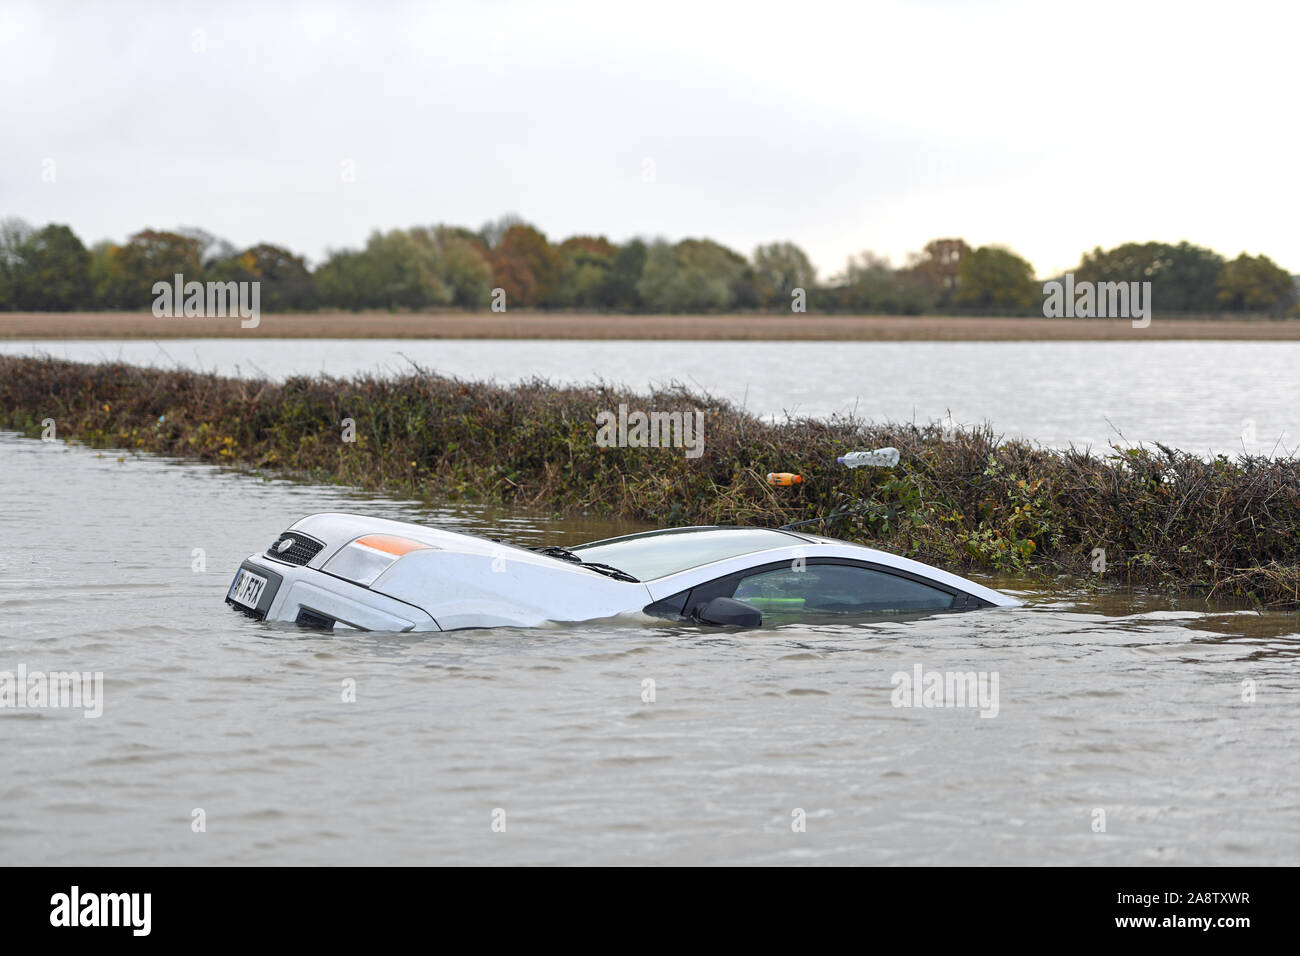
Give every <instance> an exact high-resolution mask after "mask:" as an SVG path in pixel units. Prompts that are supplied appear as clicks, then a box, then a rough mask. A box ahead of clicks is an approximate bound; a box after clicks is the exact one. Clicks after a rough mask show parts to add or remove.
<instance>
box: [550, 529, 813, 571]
mask: <svg viewBox="0 0 1300 956" xmlns="http://www.w3.org/2000/svg"><path fill="white" fill-rule="evenodd" d="M803 542H804V539H803V538H800V537H797V536H795V535H792V534H786V533H785V532H784V531H773V530H770V529H768V528H711V529H707V530H700V529H689V528H681V529H675V530H669V531H650V532H647V533H645V534H634V535H629V536H628V537H626V538H610V539H609V540H607V541H593V542H592V543H591V544H584V545H580V546H579V547H576V548H574V549H573V550H574V551H576V552H577V553H578V556H579V557H581V558H582V560H584V561H595V562H599V563H601V564H610V565H613V566H614V567H616V568H618V569H619V570H621V571H626V572H627V573H628V574H630V575H632V576H633V577H634V578H638V579H640V580H642V581H651V580H654V579H655V578H662V577H664V576H665V575H669V574H676V573H677V572H678V571H686V570H688V569H690V568H698V567H700V565H703V564H711V563H712V562H714V561H723V560H726V559H727V558H734V557H737V556H739V555H742V554H750V553H752V552H755V551H766V550H768V549H770V548H780V547H785V546H787V545H792V544H799V543H803Z"/></svg>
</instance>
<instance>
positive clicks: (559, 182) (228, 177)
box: [0, 0, 1300, 276]
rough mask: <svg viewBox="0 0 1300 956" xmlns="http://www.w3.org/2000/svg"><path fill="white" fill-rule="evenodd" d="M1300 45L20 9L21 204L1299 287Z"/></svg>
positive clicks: (975, 22) (951, 24) (895, 28)
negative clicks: (1152, 258) (530, 226)
mask: <svg viewBox="0 0 1300 956" xmlns="http://www.w3.org/2000/svg"><path fill="white" fill-rule="evenodd" d="M1297 26H1300V7H1297V5H1295V4H1293V3H1290V2H1285V0H1283V2H1276V3H1257V2H1249V0H1246V2H1243V0H1235V2H1233V3H1222V2H1219V3H1214V4H1209V3H1205V4H1199V3H1192V2H1177V3H1144V2H1141V0H1125V2H1117V3H1112V2H1109V0H1104V2H1096V3H1094V2H1087V3H1017V2H992V3H975V2H965V3H963V2H958V0H951V2H946V0H912V2H910V3H889V2H885V3H882V2H874V0H871V2H868V0H861V2H846V3H814V2H784V3H763V2H740V3H735V4H724V3H711V2H705V0H695V2H687V3H675V2H669V0H638V2H615V0H606V2H592V3H577V2H563V0H545V2H537V3H531V4H525V3H509V2H488V3H480V4H473V5H471V4H470V3H468V2H465V0H461V2H453V3H412V4H396V3H382V2H371V3H361V2H359V3H332V4H331V3H312V4H306V3H304V4H276V3H270V2H268V3H240V2H229V0H226V2H219V3H194V2H184V0H182V2H173V3H156V4H150V3H129V2H121V3H114V4H101V3H93V4H92V3H89V2H87V3H57V2H54V3H52V2H42V3H39V4H36V3H33V4H27V3H19V2H15V0H0V216H10V215H17V216H20V217H22V218H24V219H26V220H28V221H29V222H31V223H32V224H34V225H43V224H44V223H46V222H51V221H53V222H63V223H67V224H69V225H71V226H72V228H73V229H74V230H75V231H76V232H77V233H78V235H80V236H81V237H82V239H83V240H84V241H86V242H87V244H89V243H91V242H93V241H95V240H98V239H102V238H112V239H115V240H119V241H120V240H122V239H124V238H125V237H126V236H127V235H129V234H130V233H132V232H134V231H136V230H137V229H140V228H143V227H145V226H152V227H155V228H173V227H176V226H180V225H193V226H200V227H203V228H205V229H207V230H209V231H210V232H213V233H215V234H217V235H219V236H223V237H225V238H228V239H230V240H231V241H232V242H234V243H235V244H236V245H239V246H243V245H247V244H251V243H254V242H258V241H269V242H276V243H278V244H281V245H286V246H288V247H290V248H291V249H293V250H294V251H296V252H299V253H303V254H305V255H307V256H308V258H309V259H311V260H313V261H319V260H320V258H321V257H322V256H323V255H324V253H325V250H326V249H329V248H338V247H342V246H357V245H360V244H361V243H362V242H364V240H365V237H366V236H367V234H368V233H369V232H370V231H371V230H372V229H374V228H384V229H388V228H393V227H399V226H410V225H416V224H429V223H433V222H450V223H457V224H463V225H468V226H470V227H475V228H476V227H478V226H479V225H480V224H482V223H483V222H484V221H485V220H487V219H490V218H496V217H497V216H499V215H501V214H502V213H505V212H515V213H518V214H520V215H522V216H523V217H524V218H526V219H528V220H529V221H531V222H533V223H535V224H536V225H538V226H539V227H540V228H541V229H543V230H544V231H545V232H546V233H547V234H548V236H550V237H551V238H552V239H553V240H558V239H561V238H563V237H565V236H568V235H570V234H574V233H597V234H599V233H603V234H606V235H608V236H609V237H610V238H612V239H615V240H622V239H625V238H627V237H630V236H632V235H647V236H659V235H661V236H665V237H667V238H670V239H679V238H683V237H686V236H707V237H709V238H713V239H717V240H718V241H720V242H723V243H726V244H727V245H730V246H732V247H733V248H736V249H738V250H740V251H741V252H744V253H746V254H748V253H750V252H751V251H752V250H753V247H754V246H755V245H756V244H758V243H760V242H767V241H772V240H778V239H789V240H792V241H794V242H797V243H799V244H800V245H801V246H802V247H803V248H804V249H805V250H806V251H807V252H808V253H809V255H810V256H811V257H812V258H813V260H814V262H815V263H816V264H817V265H818V267H819V269H820V271H821V274H822V275H823V276H825V275H828V274H830V273H833V272H837V271H839V270H840V269H841V268H842V267H843V264H844V260H845V257H846V256H847V255H849V254H850V253H854V252H858V251H861V250H863V249H872V250H875V251H877V252H879V253H882V254H886V255H889V256H890V257H891V258H892V259H893V260H894V261H895V263H901V262H902V261H903V258H904V256H905V254H906V253H907V252H908V251H909V250H914V249H919V248H920V247H921V246H922V245H923V244H924V243H925V242H926V241H927V240H928V239H931V238H935V237H939V236H962V237H963V238H965V239H966V240H967V241H968V242H970V243H972V244H975V245H979V244H984V243H1003V244H1006V245H1008V246H1010V247H1011V248H1013V249H1015V250H1016V251H1018V252H1019V253H1020V254H1021V255H1023V256H1025V257H1026V258H1028V259H1029V260H1030V261H1031V262H1033V263H1034V265H1035V267H1036V268H1037V270H1038V272H1039V274H1040V275H1044V276H1046V275H1049V274H1052V273H1054V272H1058V271H1063V270H1065V269H1067V268H1069V267H1071V266H1073V265H1075V264H1076V263H1077V262H1078V259H1079V255H1080V253H1081V252H1082V251H1083V250H1084V249H1087V248H1091V247H1093V246H1095V245H1102V246H1109V245H1114V244H1117V243H1119V242H1124V241H1129V240H1134V241H1144V240H1149V239H1155V240H1167V241H1177V240H1179V239H1187V240H1189V241H1192V242H1195V243H1198V244H1202V245H1208V246H1210V247H1212V248H1214V249H1216V250H1218V251H1219V252H1221V253H1224V254H1225V255H1228V256H1234V255H1236V254H1237V253H1239V252H1241V251H1248V252H1251V253H1259V252H1262V253H1265V254H1267V255H1269V256H1271V257H1272V258H1273V259H1275V260H1276V261H1278V262H1279V263H1280V264H1281V265H1282V266H1283V267H1284V268H1286V269H1288V270H1289V271H1291V272H1300V199H1298V196H1300V192H1298V191H1297V189H1296V187H1295V175H1296V174H1295V170H1296V168H1297V166H1300V156H1298V155H1297V150H1296V146H1297V142H1298V141H1300V115H1298V114H1297V110H1296V91H1297V85H1298V84H1297V73H1296V70H1297V61H1300V55H1298V54H1297V48H1296V35H1297V33H1296V28H1297ZM196 30H199V31H202V37H201V39H202V43H201V44H200V45H201V46H202V47H203V49H202V51H201V52H195V50H194V46H195V43H196V35H195V32H194V31H196ZM347 159H351V160H352V161H353V162H354V163H355V169H356V181H355V182H344V181H343V176H342V175H341V169H342V165H341V164H342V163H343V162H344V160H347ZM647 159H649V160H652V161H653V167H654V178H653V181H652V182H646V181H643V172H644V170H645V169H646V166H645V160H647ZM46 160H53V161H54V164H55V165H54V172H55V182H53V183H46V182H43V181H42V169H43V163H44V162H45V161H46Z"/></svg>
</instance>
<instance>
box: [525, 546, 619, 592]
mask: <svg viewBox="0 0 1300 956" xmlns="http://www.w3.org/2000/svg"><path fill="white" fill-rule="evenodd" d="M528 550H529V551H534V552H536V553H537V554H544V555H546V556H547V557H548V558H559V559H560V560H561V561H569V562H572V563H573V564H580V565H582V566H583V567H584V568H591V570H593V571H595V572H596V573H597V574H603V575H605V576H606V577H609V578H613V579H614V580H615V581H627V582H628V583H630V584H640V583H641V582H640V581H638V580H637V579H636V578H634V577H632V575H630V574H628V573H627V572H626V571H623V570H621V569H619V568H616V567H614V566H613V565H612V564H601V563H600V562H599V561H584V560H582V558H580V557H579V556H578V553H577V552H576V551H570V550H569V549H568V548H562V547H560V546H559V545H558V544H548V545H542V546H541V547H538V548H529V549H528Z"/></svg>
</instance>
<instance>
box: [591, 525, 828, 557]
mask: <svg viewBox="0 0 1300 956" xmlns="http://www.w3.org/2000/svg"><path fill="white" fill-rule="evenodd" d="M713 531H731V532H735V531H744V532H748V533H751V534H752V535H753V539H754V550H755V551H762V550H766V549H768V548H779V547H781V546H782V545H792V544H807V543H808V542H810V541H814V540H816V539H815V538H813V537H810V536H808V535H804V534H799V533H798V532H797V531H787V530H785V529H783V528H752V527H748V526H746V525H727V524H702V525H690V526H688V527H684V528H656V529H655V530H653V531H638V532H636V533H634V534H621V535H619V536H617V537H615V538H601V539H600V540H599V541H588V542H587V543H586V544H579V545H574V547H573V548H572V550H574V551H579V550H581V549H583V548H594V547H596V546H597V545H606V544H614V543H615V542H618V541H635V540H640V539H645V538H658V537H669V536H671V535H683V534H702V533H706V532H713Z"/></svg>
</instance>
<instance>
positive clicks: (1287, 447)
mask: <svg viewBox="0 0 1300 956" xmlns="http://www.w3.org/2000/svg"><path fill="white" fill-rule="evenodd" d="M629 321H634V320H629ZM0 353H3V354H22V355H30V354H42V353H48V354H50V355H54V356H56V357H66V358H71V359H75V360H77V361H98V360H101V359H113V360H121V361H127V362H131V363H133V364H137V365H150V364H152V365H161V366H167V367H176V366H181V367H185V368H202V369H207V370H214V371H217V372H220V373H221V374H227V375H245V376H266V377H270V378H275V379H282V378H284V377H286V376H288V375H295V374H306V375H314V374H319V373H321V372H324V371H328V372H330V373H332V374H334V375H337V376H350V375H353V374H356V373H360V372H375V373H402V372H409V371H410V370H411V368H412V363H416V364H418V365H419V366H421V367H423V368H427V369H431V370H434V371H438V372H441V373H444V374H447V375H453V376H456V377H459V378H464V379H497V380H499V381H503V382H512V381H519V380H521V379H528V378H532V377H534V376H540V377H543V378H548V379H551V380H553V381H556V382H577V383H581V384H588V383H591V382H593V381H597V380H604V381H607V382H611V383H619V384H625V385H630V386H632V387H633V388H636V389H638V390H640V389H644V388H646V387H647V386H648V385H651V384H656V383H657V384H669V383H673V382H680V383H682V384H685V385H687V386H690V387H694V388H697V389H700V390H707V391H709V392H710V393H712V394H714V395H718V396H721V397H724V398H729V399H731V400H732V401H734V402H736V403H737V404H740V405H743V406H744V407H746V408H748V409H750V410H751V411H753V412H755V413H757V414H760V415H764V416H771V417H782V416H783V415H785V414H786V413H789V414H792V415H800V416H809V417H816V418H823V417H826V416H829V415H835V414H856V415H858V416H860V417H862V418H867V419H871V420H875V421H895V422H917V423H918V424H928V423H930V422H942V423H948V422H951V423H953V424H956V425H975V424H980V423H983V422H989V423H990V424H991V425H992V426H993V428H994V429H995V431H997V432H998V433H999V434H1001V435H1005V436H1008V437H1018V438H1026V439H1030V440H1032V441H1036V442H1040V443H1042V444H1044V445H1047V446H1051V447H1058V448H1063V447H1066V446H1068V445H1071V444H1073V445H1076V446H1078V447H1086V446H1092V447H1093V448H1096V449H1099V450H1103V451H1104V450H1106V449H1107V448H1108V446H1109V445H1110V444H1111V442H1121V443H1124V442H1127V443H1136V442H1156V441H1158V442H1162V443H1164V444H1165V445H1168V446H1171V447H1174V448H1181V449H1183V450H1184V451H1189V452H1195V453H1198V454H1227V455H1237V454H1240V453H1242V452H1248V453H1251V454H1257V455H1283V454H1290V453H1292V452H1293V451H1294V450H1295V449H1296V448H1297V446H1300V417H1298V416H1300V376H1298V375H1297V374H1296V369H1297V368H1300V342H663V341H653V342H635V341H620V342H590V341H582V342H573V341H481V340H475V341H457V340H410V339H405V340H384V339H348V340H330V339H194V340H168V341H166V342H149V341H129V342H66V341H49V342H0Z"/></svg>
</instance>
